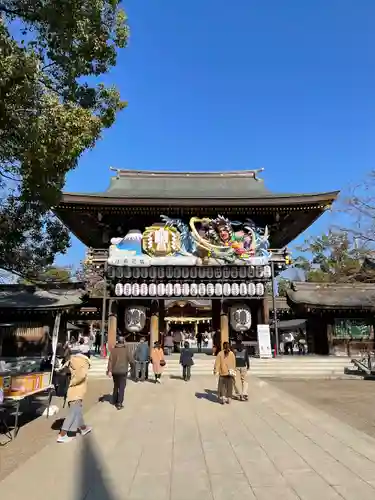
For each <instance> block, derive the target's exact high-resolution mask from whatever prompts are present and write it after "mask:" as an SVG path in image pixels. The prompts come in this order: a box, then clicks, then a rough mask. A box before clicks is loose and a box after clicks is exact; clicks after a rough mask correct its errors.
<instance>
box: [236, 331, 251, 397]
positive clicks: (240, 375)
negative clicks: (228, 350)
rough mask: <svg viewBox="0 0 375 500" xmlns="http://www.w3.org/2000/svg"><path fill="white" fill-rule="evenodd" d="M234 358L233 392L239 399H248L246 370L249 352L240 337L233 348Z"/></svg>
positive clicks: (247, 368)
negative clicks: (234, 376)
mask: <svg viewBox="0 0 375 500" xmlns="http://www.w3.org/2000/svg"><path fill="white" fill-rule="evenodd" d="M233 353H234V356H235V358H236V378H235V381H234V392H235V394H236V396H237V397H238V398H239V399H240V401H247V400H248V393H247V390H248V383H247V380H246V377H247V372H248V370H249V369H250V360H249V352H248V350H247V348H246V346H244V345H243V343H242V339H241V338H238V340H237V342H236V346H235V348H234V350H233Z"/></svg>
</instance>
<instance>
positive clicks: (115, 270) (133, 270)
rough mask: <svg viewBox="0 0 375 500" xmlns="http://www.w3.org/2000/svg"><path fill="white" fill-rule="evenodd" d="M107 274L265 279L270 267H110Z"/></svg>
mask: <svg viewBox="0 0 375 500" xmlns="http://www.w3.org/2000/svg"><path fill="white" fill-rule="evenodd" d="M108 273H109V275H110V276H112V277H117V278H151V279H155V278H169V279H171V278H176V279H181V278H185V279H187V278H193V279H195V278H201V279H204V278H208V279H212V278H216V279H221V278H224V279H228V278H233V279H237V278H254V277H255V278H265V279H269V278H270V277H271V267H270V266H268V265H267V266H233V267H223V268H221V267H210V266H206V267H199V266H198V267H181V266H167V267H126V266H125V267H110V268H109V270H108Z"/></svg>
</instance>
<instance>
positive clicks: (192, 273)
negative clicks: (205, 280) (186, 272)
mask: <svg viewBox="0 0 375 500" xmlns="http://www.w3.org/2000/svg"><path fill="white" fill-rule="evenodd" d="M197 276H198V269H197V268H196V267H191V268H190V277H191V278H196V277H197Z"/></svg>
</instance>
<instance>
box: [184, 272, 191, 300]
mask: <svg viewBox="0 0 375 500" xmlns="http://www.w3.org/2000/svg"><path fill="white" fill-rule="evenodd" d="M187 271H188V269H187ZM182 295H183V296H184V297H189V295H190V286H189V283H184V284H183V285H182Z"/></svg>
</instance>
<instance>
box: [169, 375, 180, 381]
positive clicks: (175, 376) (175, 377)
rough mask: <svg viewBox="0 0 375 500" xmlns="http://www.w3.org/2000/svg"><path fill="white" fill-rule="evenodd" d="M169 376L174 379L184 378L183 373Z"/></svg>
mask: <svg viewBox="0 0 375 500" xmlns="http://www.w3.org/2000/svg"><path fill="white" fill-rule="evenodd" d="M169 378H170V379H172V380H184V379H183V378H182V375H169Z"/></svg>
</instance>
